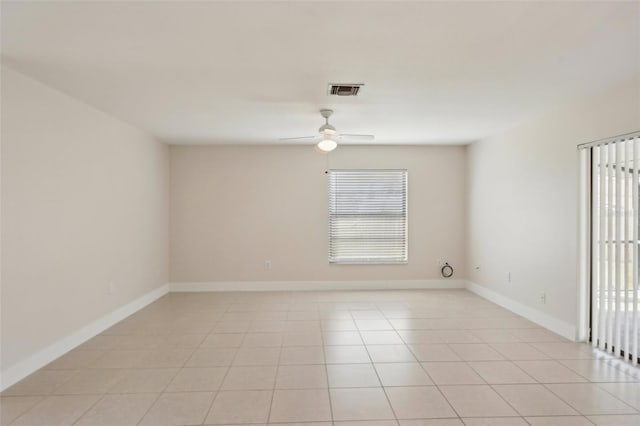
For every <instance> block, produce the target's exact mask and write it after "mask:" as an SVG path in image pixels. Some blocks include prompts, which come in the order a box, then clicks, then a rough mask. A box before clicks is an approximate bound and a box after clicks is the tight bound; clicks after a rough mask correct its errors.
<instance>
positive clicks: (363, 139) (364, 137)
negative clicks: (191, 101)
mask: <svg viewBox="0 0 640 426" xmlns="http://www.w3.org/2000/svg"><path fill="white" fill-rule="evenodd" d="M338 139H340V140H341V141H342V140H344V141H358V142H367V141H372V140H374V139H375V137H374V136H373V135H351V134H347V133H341V134H340V136H338Z"/></svg>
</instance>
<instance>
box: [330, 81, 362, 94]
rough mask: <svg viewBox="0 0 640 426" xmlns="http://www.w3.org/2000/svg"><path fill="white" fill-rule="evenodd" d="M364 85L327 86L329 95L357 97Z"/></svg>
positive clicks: (332, 84)
mask: <svg viewBox="0 0 640 426" xmlns="http://www.w3.org/2000/svg"><path fill="white" fill-rule="evenodd" d="M362 86H364V84H337V83H330V84H329V94H330V95H334V96H357V95H358V92H359V91H360V88H361V87H362Z"/></svg>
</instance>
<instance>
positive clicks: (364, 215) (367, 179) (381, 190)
mask: <svg viewBox="0 0 640 426" xmlns="http://www.w3.org/2000/svg"><path fill="white" fill-rule="evenodd" d="M329 262H331V263H406V262H407V171H406V170H330V171H329Z"/></svg>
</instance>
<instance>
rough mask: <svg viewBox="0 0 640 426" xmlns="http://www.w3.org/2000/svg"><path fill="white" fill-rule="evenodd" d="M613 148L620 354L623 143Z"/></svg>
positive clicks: (616, 337)
mask: <svg viewBox="0 0 640 426" xmlns="http://www.w3.org/2000/svg"><path fill="white" fill-rule="evenodd" d="M614 146H615V150H616V169H615V171H616V183H615V184H616V199H615V204H614V209H613V214H614V216H615V218H616V224H615V226H616V230H615V234H616V243H615V244H616V263H615V276H616V280H615V287H614V288H615V290H614V299H613V303H614V312H615V316H614V326H615V331H614V333H615V334H614V341H613V346H614V353H616V354H618V355H620V354H621V352H622V351H621V349H622V342H621V340H620V320H621V315H620V313H621V312H620V305H621V302H622V294H621V291H622V261H623V257H622V239H623V238H624V236H623V233H622V231H623V228H622V225H623V220H622V205H623V204H622V191H623V189H622V166H623V165H624V158H623V153H624V150H623V149H622V148H623V144H615V145H614Z"/></svg>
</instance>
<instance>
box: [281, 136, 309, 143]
mask: <svg viewBox="0 0 640 426" xmlns="http://www.w3.org/2000/svg"><path fill="white" fill-rule="evenodd" d="M316 138H317V136H298V137H296V138H280V139H278V140H279V141H283V142H284V141H297V140H307V139H316Z"/></svg>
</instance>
